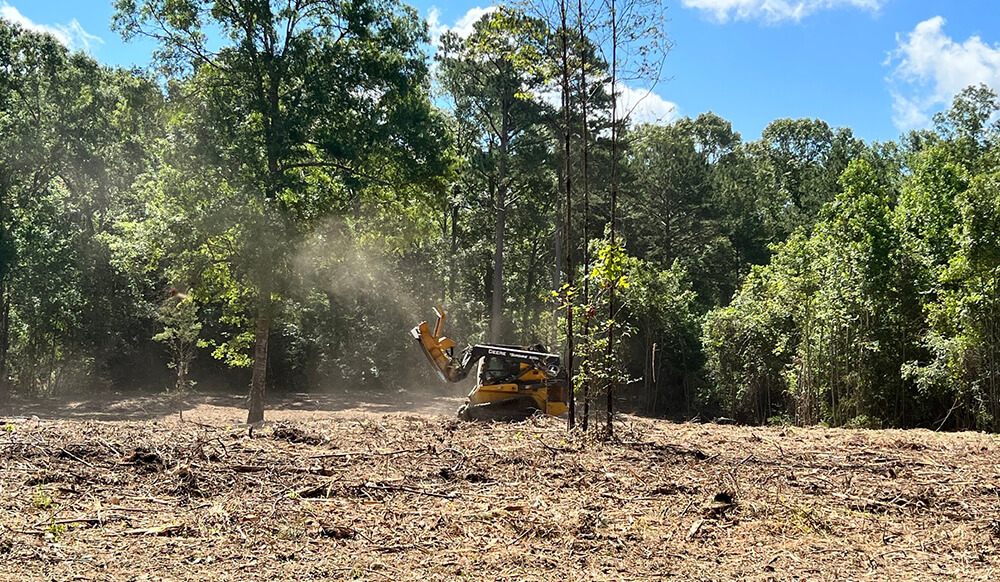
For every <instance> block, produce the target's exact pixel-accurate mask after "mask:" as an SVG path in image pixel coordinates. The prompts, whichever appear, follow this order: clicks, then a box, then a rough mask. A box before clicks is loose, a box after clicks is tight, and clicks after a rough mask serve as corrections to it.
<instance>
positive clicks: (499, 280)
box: [490, 187, 507, 344]
mask: <svg viewBox="0 0 1000 582" xmlns="http://www.w3.org/2000/svg"><path fill="white" fill-rule="evenodd" d="M501 190H502V187H501V188H498V189H497V200H498V201H499V200H500V199H501V194H500V191H501ZM506 222H507V209H506V208H504V207H503V205H501V204H497V223H496V231H495V233H494V237H493V244H494V250H493V307H492V309H491V310H490V343H494V344H495V343H499V342H500V336H501V335H502V333H501V331H502V330H501V328H502V326H503V238H504V229H505V227H506Z"/></svg>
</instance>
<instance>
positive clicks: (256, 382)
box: [247, 284, 271, 424]
mask: <svg viewBox="0 0 1000 582" xmlns="http://www.w3.org/2000/svg"><path fill="white" fill-rule="evenodd" d="M270 335H271V290H270V285H268V284H262V285H261V286H260V289H259V291H258V294H257V326H256V330H255V332H254V348H253V375H252V376H251V378H250V407H249V412H248V413H247V424H256V423H258V422H263V421H264V388H265V386H266V384H267V341H268V338H269V337H270Z"/></svg>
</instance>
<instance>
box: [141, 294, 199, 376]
mask: <svg viewBox="0 0 1000 582" xmlns="http://www.w3.org/2000/svg"><path fill="white" fill-rule="evenodd" d="M157 320H158V321H159V322H160V324H161V325H162V326H163V331H161V332H160V333H158V334H156V335H154V336H153V340H154V341H158V342H161V343H163V344H165V345H166V346H167V350H168V352H169V353H170V362H169V364H168V365H169V366H170V368H172V369H174V370H176V372H177V379H176V380H175V382H174V391H175V392H177V393H184V392H186V391H188V390H189V389H190V388H191V387H193V386H194V384H195V382H194V381H192V380H191V379H190V378H189V374H190V371H191V362H192V361H194V358H195V356H196V352H195V349H196V348H197V347H198V335H199V334H200V333H201V328H202V324H201V321H199V320H198V305H197V304H196V303H195V302H194V301H192V300H191V299H190V298H189V297H187V296H185V295H183V294H180V293H177V294H175V295H173V296H172V297H171V298H169V299H168V300H167V301H165V302H164V303H163V305H162V306H160V309H159V312H158V313H157Z"/></svg>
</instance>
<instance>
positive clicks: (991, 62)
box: [886, 16, 1000, 130]
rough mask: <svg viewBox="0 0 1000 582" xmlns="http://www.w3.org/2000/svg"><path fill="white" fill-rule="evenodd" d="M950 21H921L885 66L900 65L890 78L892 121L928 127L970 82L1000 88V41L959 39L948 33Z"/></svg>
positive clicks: (898, 42)
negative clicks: (953, 38) (933, 116)
mask: <svg viewBox="0 0 1000 582" xmlns="http://www.w3.org/2000/svg"><path fill="white" fill-rule="evenodd" d="M944 25H945V19H944V18H942V17H940V16H935V17H934V18H931V19H929V20H925V21H923V22H921V23H920V24H918V25H917V26H916V28H914V29H913V32H911V33H908V34H907V35H906V36H905V38H900V37H899V36H898V35H897V37H896V50H894V51H893V52H892V53H891V54H890V55H889V58H888V60H887V61H886V64H893V63H894V62H895V63H896V66H895V68H894V69H893V71H892V73H891V74H890V76H889V79H888V81H889V85H890V88H889V90H890V92H891V94H892V97H893V110H894V112H895V114H894V116H893V121H894V122H895V124H896V127H898V128H899V129H901V130H909V129H917V128H921V127H926V126H927V125H928V124H929V123H930V119H931V114H932V113H933V112H934V111H937V110H940V109H943V108H945V107H947V106H949V105H951V101H952V99H953V98H954V97H955V95H956V94H958V93H959V92H960V91H961V90H962V89H964V88H965V87H968V86H969V85H978V84H980V83H985V84H986V85H988V86H990V87H992V88H993V89H994V90H1000V45H997V44H993V45H989V44H987V43H985V42H983V40H982V39H981V38H979V37H978V36H972V37H969V38H968V39H966V40H965V41H963V42H961V43H959V42H955V41H954V40H952V39H951V37H949V36H948V35H946V34H945V33H944Z"/></svg>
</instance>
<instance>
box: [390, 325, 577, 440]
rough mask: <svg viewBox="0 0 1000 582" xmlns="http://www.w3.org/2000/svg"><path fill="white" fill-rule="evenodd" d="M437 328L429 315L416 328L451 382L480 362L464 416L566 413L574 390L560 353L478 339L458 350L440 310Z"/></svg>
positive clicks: (517, 416) (460, 412)
mask: <svg viewBox="0 0 1000 582" xmlns="http://www.w3.org/2000/svg"><path fill="white" fill-rule="evenodd" d="M434 313H435V314H436V315H437V322H436V323H435V324H434V329H431V327H430V325H428V323H427V322H426V321H423V322H421V323H420V325H418V326H416V327H414V328H413V329H412V330H411V331H410V334H411V335H413V338H414V339H415V340H417V344H418V345H420V349H421V350H423V352H424V355H426V356H427V359H428V360H429V361H430V363H431V365H432V366H434V368H435V369H436V370H437V372H438V374H439V375H440V376H441V378H442V379H444V380H445V381H446V382H461V381H462V380H464V379H465V378H466V377H467V376H468V375H469V372H471V371H472V369H473V368H474V367H477V368H478V370H477V372H478V375H477V381H476V386H475V388H473V389H472V391H471V392H469V398H468V401H467V402H466V404H465V405H464V406H462V407H461V408H460V409H459V410H458V417H459V418H461V419H462V420H496V421H516V420H524V419H525V418H528V417H529V416H532V415H534V414H536V413H538V412H544V413H545V414H550V415H553V416H558V415H561V414H564V413H565V412H566V411H567V408H566V394H567V391H568V390H569V387H568V385H567V384H568V382H567V375H566V372H565V371H564V370H563V369H562V368H561V367H560V365H559V356H558V355H556V354H550V353H547V352H546V351H545V348H544V347H542V346H541V345H536V346H529V347H523V346H508V345H497V344H476V345H473V346H470V347H468V348H466V349H465V350H464V351H463V352H461V354H459V355H458V356H456V355H455V342H454V341H452V340H450V339H448V338H446V337H444V336H443V335H442V333H443V327H444V319H445V313H444V309H443V308H442V307H441V306H440V305H438V306H437V308H436V309H435V310H434Z"/></svg>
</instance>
